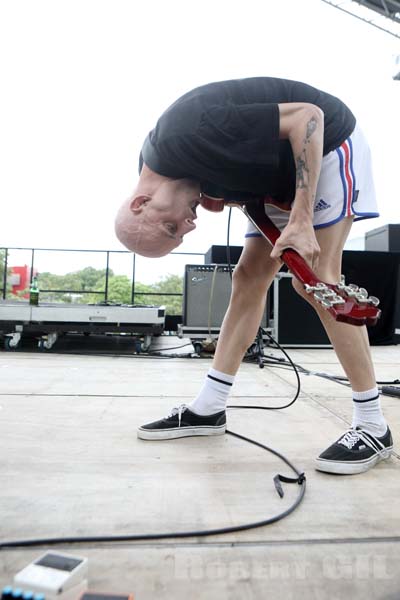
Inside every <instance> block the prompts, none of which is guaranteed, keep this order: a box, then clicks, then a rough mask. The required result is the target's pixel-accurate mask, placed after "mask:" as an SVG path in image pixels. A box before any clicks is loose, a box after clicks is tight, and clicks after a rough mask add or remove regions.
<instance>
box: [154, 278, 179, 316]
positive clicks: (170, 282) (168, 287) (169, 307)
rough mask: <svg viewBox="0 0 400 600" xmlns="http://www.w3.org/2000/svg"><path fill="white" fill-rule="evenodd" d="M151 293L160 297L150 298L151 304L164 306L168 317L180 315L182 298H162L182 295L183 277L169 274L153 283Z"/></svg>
mask: <svg viewBox="0 0 400 600" xmlns="http://www.w3.org/2000/svg"><path fill="white" fill-rule="evenodd" d="M151 287H152V292H158V293H160V294H161V295H160V296H150V298H152V300H151V303H152V304H159V305H164V306H165V307H166V312H167V314H168V315H181V314H182V296H181V295H179V296H164V295H163V293H164V294H166V293H167V294H182V290H183V277H181V276H179V275H173V274H169V275H166V276H164V277H163V278H162V279H160V280H159V281H157V282H156V283H154V284H153V285H152V286H151Z"/></svg>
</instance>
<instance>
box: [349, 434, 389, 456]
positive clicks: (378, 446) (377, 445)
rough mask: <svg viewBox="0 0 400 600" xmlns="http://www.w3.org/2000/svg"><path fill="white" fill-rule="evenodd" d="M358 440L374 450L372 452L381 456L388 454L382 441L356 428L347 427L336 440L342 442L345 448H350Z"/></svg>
mask: <svg viewBox="0 0 400 600" xmlns="http://www.w3.org/2000/svg"><path fill="white" fill-rule="evenodd" d="M360 441H362V442H364V444H365V445H366V446H369V448H372V450H374V452H376V453H377V454H379V455H380V456H382V458H387V457H388V456H389V454H390V453H389V450H388V449H387V448H385V446H384V445H383V444H382V442H380V441H379V440H377V439H376V437H374V436H373V435H371V434H370V433H367V432H366V431H363V430H362V429H358V428H356V429H353V428H351V429H349V430H348V431H347V432H346V433H345V434H344V436H343V437H342V438H341V439H340V440H339V441H338V444H342V445H343V446H346V448H348V449H349V450H351V449H352V448H353V446H354V445H355V444H357V442H360Z"/></svg>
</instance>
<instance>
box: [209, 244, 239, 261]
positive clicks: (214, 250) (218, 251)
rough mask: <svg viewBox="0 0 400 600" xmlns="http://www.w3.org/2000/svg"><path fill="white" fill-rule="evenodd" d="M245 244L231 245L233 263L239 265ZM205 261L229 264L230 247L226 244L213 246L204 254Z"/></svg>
mask: <svg viewBox="0 0 400 600" xmlns="http://www.w3.org/2000/svg"><path fill="white" fill-rule="evenodd" d="M242 251H243V246H230V249H229V255H230V262H231V264H232V265H237V263H238V262H239V258H240V255H241V254H242ZM204 262H205V264H207V265H210V264H218V265H227V264H228V262H229V261H228V249H227V247H226V246H211V247H210V248H209V249H208V250H207V252H206V253H205V255H204Z"/></svg>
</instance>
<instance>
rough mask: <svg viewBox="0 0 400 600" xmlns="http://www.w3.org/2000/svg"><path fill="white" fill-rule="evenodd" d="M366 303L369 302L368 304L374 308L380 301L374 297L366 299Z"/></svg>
mask: <svg viewBox="0 0 400 600" xmlns="http://www.w3.org/2000/svg"><path fill="white" fill-rule="evenodd" d="M368 302H369V303H370V304H373V305H374V306H378V304H379V303H380V300H379V298H377V297H376V296H370V297H369V298H368Z"/></svg>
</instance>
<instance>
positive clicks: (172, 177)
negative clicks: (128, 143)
mask: <svg viewBox="0 0 400 600" xmlns="http://www.w3.org/2000/svg"><path fill="white" fill-rule="evenodd" d="M139 173H140V177H139V181H138V184H137V187H136V189H135V190H134V192H133V194H132V196H131V197H130V198H129V199H128V200H127V201H126V202H125V203H124V204H123V205H122V206H121V208H120V210H119V212H118V214H117V217H116V222H115V230H116V234H117V236H118V238H119V240H120V241H121V242H122V243H123V244H124V245H125V246H126V247H127V248H129V249H130V250H132V251H133V252H136V253H138V254H140V255H142V256H148V257H160V256H165V255H166V254H168V253H169V252H171V251H172V250H174V249H176V248H177V247H178V246H179V245H180V244H181V243H182V240H183V237H184V236H185V235H186V234H187V233H189V232H190V231H193V230H194V229H195V227H196V222H195V221H196V219H197V206H198V205H199V204H201V203H202V198H203V197H204V196H210V197H212V198H214V199H216V200H218V199H219V200H220V201H224V202H231V203H235V202H243V201H246V200H250V199H251V198H255V197H260V196H262V197H265V198H268V200H267V201H266V203H265V211H266V213H267V214H268V216H269V217H270V218H271V219H272V221H273V222H274V223H275V224H276V225H277V227H278V228H279V229H280V230H281V235H280V237H279V239H278V241H277V243H276V244H275V246H274V247H273V248H271V246H270V244H269V243H268V242H267V241H266V240H265V239H264V238H263V237H262V236H261V234H260V233H259V232H258V231H257V230H256V229H255V228H254V226H253V225H252V224H250V223H249V227H248V231H247V233H246V239H245V244H244V248H243V252H242V255H241V258H240V260H239V263H238V265H237V267H236V268H235V270H234V275H233V284H232V294H231V299H230V303H229V307H228V309H227V312H226V315H225V318H224V321H223V324H222V327H221V332H220V336H219V339H218V345H217V348H216V352H215V356H214V360H213V364H212V368H211V369H210V370H209V372H208V373H207V375H206V378H205V381H204V384H203V386H202V388H201V389H200V391H199V393H198V394H197V396H196V398H194V399H193V401H192V402H191V403H190V404H189V405H186V404H183V405H180V406H178V407H175V408H173V409H172V410H171V412H170V414H169V415H168V416H167V417H165V418H163V419H161V420H159V421H155V422H152V423H148V424H146V425H143V426H141V427H139V429H138V436H139V438H141V439H145V440H154V439H155V440H162V439H171V438H179V437H185V436H196V435H206V436H207V435H220V434H223V433H225V430H226V403H227V399H228V395H229V392H230V390H231V389H232V385H233V383H234V379H235V375H236V373H237V370H238V369H239V366H240V363H241V361H242V359H243V356H244V354H245V352H246V350H247V349H248V348H249V347H250V345H251V344H252V343H253V341H254V339H255V337H256V334H257V330H258V327H259V325H260V322H261V318H262V314H263V311H264V308H265V301H266V295H267V292H268V289H269V287H270V285H271V283H272V281H273V279H274V277H275V275H276V274H277V272H278V271H279V269H280V266H281V261H280V258H279V257H280V255H281V254H282V252H283V250H285V249H286V248H294V249H295V250H296V251H297V252H298V253H299V254H300V255H301V256H303V257H304V258H305V260H306V261H307V262H308V263H309V264H310V265H311V266H312V268H313V269H314V271H315V272H316V274H317V275H318V277H319V278H320V279H322V280H324V281H326V282H328V283H337V282H338V281H339V280H340V274H341V261H342V251H343V247H344V244H345V241H346V239H347V236H348V234H349V231H350V228H351V226H352V223H353V221H356V220H359V219H365V218H371V217H376V216H378V211H377V207H376V199H375V192H374V184H373V178H372V168H371V157H370V151H369V147H368V144H367V142H366V140H365V138H364V136H363V134H362V132H361V130H360V128H359V126H358V125H357V123H356V119H355V117H354V115H353V114H352V112H351V111H350V110H349V108H348V107H347V106H346V105H345V104H344V103H343V102H342V101H341V100H339V99H338V98H336V97H334V96H332V95H330V94H327V93H326V92H323V91H321V90H318V89H316V88H313V87H311V86H309V85H306V84H304V83H301V82H296V81H290V80H285V79H277V78H270V77H256V78H250V79H241V80H231V81H222V82H217V83H211V84H208V85H204V86H202V87H199V88H196V89H194V90H192V91H190V92H188V93H187V94H185V95H184V96H182V97H181V98H179V99H178V100H177V101H176V102H174V103H173V104H172V105H171V106H170V107H169V108H168V109H167V110H166V111H165V112H164V113H163V114H162V115H161V117H160V119H159V120H158V122H157V124H156V127H155V128H154V129H153V130H152V131H151V132H150V133H149V135H148V136H147V138H146V140H145V142H144V144H143V148H142V152H141V154H140V159H139ZM293 286H294V289H295V290H296V292H298V293H299V294H300V295H301V296H303V297H304V298H305V299H306V300H307V301H308V302H309V303H310V304H311V305H312V306H313V308H314V309H315V310H316V311H317V313H318V315H319V317H320V319H321V321H322V323H323V325H324V327H325V330H326V332H327V335H328V337H329V339H330V341H331V343H332V345H333V347H334V349H335V351H336V354H337V356H338V359H339V361H340V363H341V365H342V366H343V369H344V371H345V372H346V375H347V377H348V378H349V381H350V383H351V388H352V401H353V421H352V426H351V428H349V429H348V430H347V431H345V432H344V433H343V434H342V435H341V436H340V438H339V439H338V440H336V441H335V442H334V443H333V444H331V445H330V446H328V448H327V449H326V450H325V451H324V452H322V453H321V454H320V456H319V457H318V458H317V459H316V468H317V469H319V470H321V471H325V472H329V473H337V474H355V473H362V472H364V471H367V470H368V469H370V468H371V467H373V466H374V465H376V464H377V463H378V462H379V461H381V460H383V459H386V458H388V457H389V456H390V454H391V451H392V448H393V441H392V436H391V432H390V429H389V427H388V425H387V423H386V420H385V418H384V415H383V413H382V409H381V403H380V397H379V391H378V388H377V384H376V379H375V374H374V368H373V364H372V359H371V353H370V348H369V341H368V335H367V331H366V328H365V327H355V326H352V325H348V324H344V323H338V322H336V321H335V320H334V319H333V318H332V317H331V315H330V314H329V313H328V312H326V311H325V310H324V309H323V308H321V306H320V305H319V304H317V303H316V302H314V300H313V299H311V298H310V297H309V296H308V295H307V294H306V293H305V291H304V289H303V286H302V285H301V283H300V282H299V281H298V280H296V279H293Z"/></svg>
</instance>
